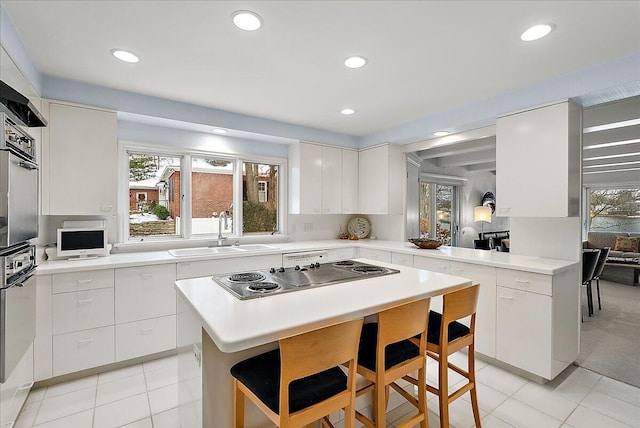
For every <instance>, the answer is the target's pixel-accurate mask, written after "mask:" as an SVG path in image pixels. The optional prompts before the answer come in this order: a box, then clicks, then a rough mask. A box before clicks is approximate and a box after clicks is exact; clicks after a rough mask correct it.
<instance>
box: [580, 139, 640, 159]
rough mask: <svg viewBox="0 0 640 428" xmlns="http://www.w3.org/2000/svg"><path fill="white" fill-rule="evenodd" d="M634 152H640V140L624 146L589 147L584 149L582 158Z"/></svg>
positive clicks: (626, 154)
mask: <svg viewBox="0 0 640 428" xmlns="http://www.w3.org/2000/svg"><path fill="white" fill-rule="evenodd" d="M633 153H640V142H638V143H633V144H625V145H624V146H613V147H605V148H602V149H589V150H583V151H582V159H583V160H590V159H592V158H598V157H605V156H607V157H609V156H615V155H619V156H628V155H631V154H633Z"/></svg>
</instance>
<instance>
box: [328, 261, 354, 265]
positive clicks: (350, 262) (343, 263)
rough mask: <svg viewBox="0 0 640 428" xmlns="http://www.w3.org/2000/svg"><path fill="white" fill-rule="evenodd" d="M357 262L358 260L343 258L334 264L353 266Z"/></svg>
mask: <svg viewBox="0 0 640 428" xmlns="http://www.w3.org/2000/svg"><path fill="white" fill-rule="evenodd" d="M355 264H356V262H354V261H353V260H342V261H339V262H335V263H334V264H333V265H334V266H353V265H355Z"/></svg>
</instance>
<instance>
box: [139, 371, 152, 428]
mask: <svg viewBox="0 0 640 428" xmlns="http://www.w3.org/2000/svg"><path fill="white" fill-rule="evenodd" d="M141 365H142V375H143V376H144V390H145V393H146V394H147V405H148V406H149V420H150V421H151V428H153V425H154V423H153V414H152V413H153V412H152V411H151V398H150V397H149V385H148V384H147V371H146V370H145V369H144V363H142V364H141Z"/></svg>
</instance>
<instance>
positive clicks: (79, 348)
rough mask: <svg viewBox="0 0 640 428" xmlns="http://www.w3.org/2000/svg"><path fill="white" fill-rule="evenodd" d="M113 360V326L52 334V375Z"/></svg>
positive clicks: (83, 368)
mask: <svg viewBox="0 0 640 428" xmlns="http://www.w3.org/2000/svg"><path fill="white" fill-rule="evenodd" d="M114 361H115V330H114V327H113V326H108V327H100V328H94V329H91V330H82V331H77V332H73V333H67V334H60V335H57V336H53V375H54V376H60V375H63V374H67V373H73V372H77V371H80V370H85V369H89V368H92V367H98V366H102V365H105V364H109V363H113V362H114Z"/></svg>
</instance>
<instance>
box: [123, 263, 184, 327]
mask: <svg viewBox="0 0 640 428" xmlns="http://www.w3.org/2000/svg"><path fill="white" fill-rule="evenodd" d="M175 281H176V265H175V264H164V265H153V266H137V267H130V268H121V269H116V272H115V322H116V324H122V323H127V322H131V321H139V320H144V319H149V318H156V317H161V316H165V315H175V313H176V291H175V288H174V282H175ZM145 302H146V303H145Z"/></svg>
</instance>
